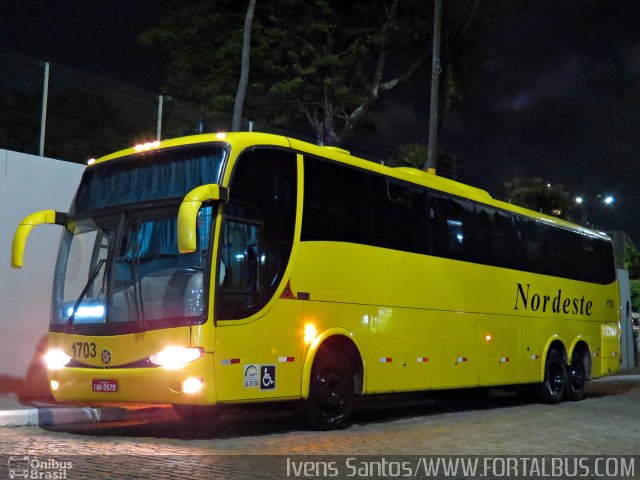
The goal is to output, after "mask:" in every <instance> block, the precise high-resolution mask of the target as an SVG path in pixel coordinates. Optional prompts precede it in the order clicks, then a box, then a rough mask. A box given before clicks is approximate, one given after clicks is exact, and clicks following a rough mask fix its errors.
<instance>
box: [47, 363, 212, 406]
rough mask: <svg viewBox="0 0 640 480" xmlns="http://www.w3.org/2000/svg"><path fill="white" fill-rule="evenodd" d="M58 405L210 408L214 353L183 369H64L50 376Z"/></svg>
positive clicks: (55, 371) (51, 371) (54, 371)
mask: <svg viewBox="0 0 640 480" xmlns="http://www.w3.org/2000/svg"><path fill="white" fill-rule="evenodd" d="M48 378H49V388H50V390H51V393H52V394H53V397H54V398H55V399H56V400H57V401H59V402H101V403H102V402H127V403H131V402H133V403H173V404H185V405H211V404H214V403H215V402H216V394H215V383H214V381H213V354H212V353H206V354H205V355H203V356H202V357H201V358H200V359H198V360H196V361H195V362H192V363H190V364H188V365H185V366H184V367H182V368H179V369H175V370H171V369H166V368H162V367H155V368H109V369H104V368H61V369H58V370H50V371H49V373H48Z"/></svg>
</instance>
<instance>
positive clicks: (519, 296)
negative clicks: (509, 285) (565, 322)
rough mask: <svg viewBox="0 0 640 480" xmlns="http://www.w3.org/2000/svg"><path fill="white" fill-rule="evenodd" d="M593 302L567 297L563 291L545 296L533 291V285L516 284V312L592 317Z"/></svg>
mask: <svg viewBox="0 0 640 480" xmlns="http://www.w3.org/2000/svg"><path fill="white" fill-rule="evenodd" d="M592 307H593V302H592V301H591V300H588V299H585V298H584V295H582V296H581V297H579V298H578V297H570V296H565V295H563V293H562V289H561V288H559V289H558V292H557V293H556V294H555V295H554V296H551V295H545V294H542V293H538V292H535V291H533V290H531V285H530V284H529V283H527V284H526V288H525V287H523V286H522V284H521V283H517V284H516V304H515V307H514V310H519V309H521V308H522V309H523V310H531V311H532V312H538V311H540V312H543V313H545V312H547V311H551V312H553V313H564V314H565V315H587V316H591V308H592Z"/></svg>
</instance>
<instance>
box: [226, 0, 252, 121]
mask: <svg viewBox="0 0 640 480" xmlns="http://www.w3.org/2000/svg"><path fill="white" fill-rule="evenodd" d="M255 9H256V0H249V8H247V16H246V17H245V20H244V33H243V35H242V63H241V67H240V80H239V81H238V90H237V92H236V101H235V103H234V105H233V120H232V121H231V130H232V131H234V132H237V131H239V130H240V122H241V120H242V107H243V105H244V97H245V95H246V93H247V84H248V83H249V57H250V52H251V28H252V26H253V12H254V11H255Z"/></svg>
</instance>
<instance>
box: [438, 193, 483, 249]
mask: <svg viewBox="0 0 640 480" xmlns="http://www.w3.org/2000/svg"><path fill="white" fill-rule="evenodd" d="M428 212H429V224H430V225H429V231H430V233H431V253H432V255H434V256H437V257H444V258H451V259H454V260H464V261H474V260H475V259H476V234H475V218H474V212H473V207H472V204H471V203H470V202H469V201H467V200H462V199H457V198H453V197H449V196H446V195H442V194H439V193H434V192H430V193H429V207H428Z"/></svg>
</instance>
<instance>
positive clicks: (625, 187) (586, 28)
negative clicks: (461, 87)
mask: <svg viewBox="0 0 640 480" xmlns="http://www.w3.org/2000/svg"><path fill="white" fill-rule="evenodd" d="M446 1H447V0H445V3H446ZM502 1H504V0H502ZM491 2H494V0H481V1H480V3H479V7H478V8H479V13H478V15H479V16H481V14H482V11H481V9H483V8H489V7H488V5H491ZM0 3H1V4H0V46H2V47H6V48H10V49H12V50H15V51H19V52H22V53H25V54H28V55H32V56H35V57H38V58H41V59H43V60H49V61H52V62H57V63H61V64H65V65H68V66H72V67H76V68H80V69H83V70H86V71H89V72H92V73H97V74H101V75H105V76H109V77H111V78H115V79H118V80H122V81H125V82H128V83H132V84H134V85H138V86H141V87H144V88H148V89H152V90H159V89H160V86H161V85H162V82H163V80H164V77H165V73H166V67H165V57H164V55H162V54H161V53H160V52H158V51H154V50H152V49H149V48H146V47H142V46H140V45H138V43H137V36H138V34H139V33H140V32H142V31H144V30H145V29H147V28H149V27H150V26H152V25H154V24H155V23H157V22H158V20H159V19H160V18H161V17H162V15H164V14H166V12H168V11H169V10H171V9H172V8H175V7H176V6H180V5H184V4H185V3H193V2H185V1H183V2H180V1H178V0H173V1H172V0H135V1H122V0H100V1H97V0H84V1H80V0H66V1H62V2H60V1H51V0H49V1H47V0H31V1H23V0H3V1H2V2H0ZM492 6H493V7H495V2H494V3H493V5H492ZM427 48H430V46H427ZM480 50H481V51H482V53H483V55H482V64H483V70H482V74H481V75H480V76H479V77H478V78H477V80H476V82H475V84H474V87H473V88H472V89H471V90H470V91H469V92H467V93H466V94H465V95H464V96H463V97H462V98H460V99H458V100H457V101H456V102H455V104H454V110H453V112H452V113H450V114H449V115H448V116H447V117H446V119H445V123H444V127H443V131H442V134H441V137H440V140H439V142H440V145H441V147H442V149H443V150H444V151H446V152H448V153H452V154H456V155H458V156H459V157H461V158H462V159H463V160H464V162H465V165H466V172H465V175H464V179H465V181H466V182H468V183H471V184H473V185H476V186H479V187H482V188H486V189H488V190H489V191H490V192H491V193H492V194H493V195H494V196H496V197H498V198H502V197H503V195H504V194H503V187H502V185H503V183H504V182H505V181H507V180H510V179H512V178H513V177H527V176H541V177H543V178H544V179H545V181H548V182H550V183H553V184H556V183H563V184H564V188H565V190H567V191H569V192H570V193H572V194H573V195H578V194H579V195H583V196H584V197H585V199H586V201H587V202H588V203H587V205H588V207H587V208H588V210H587V213H588V216H589V218H590V219H591V220H592V221H593V222H594V223H595V224H597V225H598V226H599V227H601V228H603V229H611V230H624V231H626V232H627V233H629V234H630V235H631V237H632V239H633V240H634V242H635V243H636V244H637V245H639V246H640V225H639V224H638V220H639V216H638V215H637V214H636V205H640V168H639V166H640V1H637V0H626V1H625V0H556V1H553V2H551V1H546V2H543V1H531V2H530V4H529V7H528V8H524V9H522V10H521V11H520V12H518V15H516V16H511V17H509V20H508V21H502V20H498V19H497V20H496V24H495V25H491V28H490V29H489V31H488V34H487V35H486V36H485V37H484V39H483V41H482V43H481V45H480ZM169 93H170V92H169ZM428 94H429V79H428V77H421V78H417V79H416V80H414V82H413V83H412V84H411V85H410V86H408V87H407V88H405V89H402V90H400V91H398V92H396V93H395V94H394V95H392V96H390V97H388V98H387V99H386V100H385V101H384V103H383V104H381V105H380V106H379V107H378V108H377V109H376V112H375V117H374V119H375V123H376V124H377V126H378V130H377V131H376V133H375V135H363V136H362V137H360V138H355V139H354V140H353V142H352V144H353V147H354V150H358V151H365V152H366V151H369V152H373V153H375V154H376V156H378V157H379V158H385V157H386V156H388V155H390V154H392V153H393V152H394V151H395V150H396V149H397V148H398V147H399V146H400V145H402V144H404V143H410V142H415V141H417V142H419V143H426V139H427V137H428V133H427V130H428V124H427V119H428V107H429V105H428V100H427V99H428ZM363 144H364V145H363ZM598 194H606V195H609V194H611V195H614V196H615V197H616V202H615V204H614V205H613V206H612V207H610V208H608V209H604V208H603V207H601V206H600V205H598V203H597V202H596V200H595V197H596V195H598Z"/></svg>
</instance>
